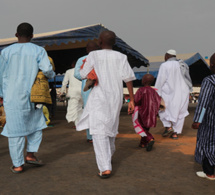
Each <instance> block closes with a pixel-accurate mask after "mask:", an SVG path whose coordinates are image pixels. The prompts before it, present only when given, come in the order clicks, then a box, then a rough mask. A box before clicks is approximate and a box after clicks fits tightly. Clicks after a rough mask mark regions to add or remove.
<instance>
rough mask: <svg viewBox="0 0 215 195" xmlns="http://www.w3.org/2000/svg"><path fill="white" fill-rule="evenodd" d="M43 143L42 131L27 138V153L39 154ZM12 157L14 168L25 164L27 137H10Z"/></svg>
mask: <svg viewBox="0 0 215 195" xmlns="http://www.w3.org/2000/svg"><path fill="white" fill-rule="evenodd" d="M41 141H42V131H36V132H34V133H32V134H30V135H28V136H27V148H26V151H27V152H37V151H38V149H39V146H40V143H41ZM8 143H9V151H10V157H11V160H12V163H13V166H14V167H20V166H21V165H23V164H25V160H24V147H25V137H9V138H8Z"/></svg>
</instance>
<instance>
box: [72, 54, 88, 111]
mask: <svg viewBox="0 0 215 195" xmlns="http://www.w3.org/2000/svg"><path fill="white" fill-rule="evenodd" d="M86 58H87V55H86V56H83V57H81V58H79V59H78V61H77V63H76V65H75V73H74V76H75V78H76V79H78V80H80V81H82V85H81V96H82V99H83V101H84V107H85V106H86V103H87V99H88V96H89V94H90V91H91V89H89V90H87V91H84V86H85V84H86V81H87V79H84V80H83V79H82V78H81V75H80V69H81V65H82V64H83V60H84V59H86Z"/></svg>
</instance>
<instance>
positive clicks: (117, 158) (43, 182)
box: [0, 105, 215, 195]
mask: <svg viewBox="0 0 215 195" xmlns="http://www.w3.org/2000/svg"><path fill="white" fill-rule="evenodd" d="M125 109H126V108H123V110H122V112H121V116H120V126H119V131H120V134H119V135H118V137H117V139H116V149H117V150H116V153H115V155H114V157H113V175H112V177H111V178H109V179H107V180H102V179H100V178H99V177H98V176H96V174H97V172H98V170H97V166H96V163H95V156H94V151H93V147H92V144H89V143H87V142H86V135H85V132H76V131H75V130H74V129H72V128H71V127H72V124H68V123H67V122H66V121H65V118H64V115H65V110H66V109H65V107H58V111H57V113H56V117H55V120H53V121H52V124H53V125H54V127H49V128H48V129H46V130H44V136H43V142H42V144H41V148H40V151H39V153H38V157H39V158H41V159H42V160H43V161H44V162H45V163H46V165H45V166H43V167H40V168H36V167H32V166H29V165H27V166H25V172H23V173H22V174H19V175H14V174H13V173H11V172H10V170H9V167H10V166H11V161H10V157H9V153H8V146H7V139H6V138H5V137H2V136H0V163H1V166H0V173H1V174H0V175H1V177H0V194H1V195H2V194H21V195H23V194H40V195H43V194H54V195H55V194H83V195H84V194H117V195H121V194H125V195H127V194H132V195H133V194H134V195H136V194H137V195H139V194H164V195H166V194H186V195H187V194H195V195H196V194H214V193H215V182H214V181H209V180H206V179H201V178H198V177H197V176H196V175H195V172H196V171H199V170H201V166H200V165H199V164H197V163H195V161H194V149H195V142H196V130H193V129H191V128H190V126H191V123H192V118H193V114H194V109H195V105H190V107H189V111H190V115H189V116H188V117H187V118H186V121H185V125H184V130H183V135H181V136H180V139H179V140H172V139H170V138H163V137H162V136H161V133H162V131H163V127H162V124H161V122H160V121H158V124H157V127H156V128H154V129H151V132H152V133H153V135H154V136H155V139H156V142H155V145H154V148H153V150H152V151H151V152H146V150H145V149H141V148H138V147H137V146H138V144H139V139H140V137H139V136H138V135H136V134H135V133H134V130H133V128H132V123H131V117H130V116H128V115H127V114H126V112H125Z"/></svg>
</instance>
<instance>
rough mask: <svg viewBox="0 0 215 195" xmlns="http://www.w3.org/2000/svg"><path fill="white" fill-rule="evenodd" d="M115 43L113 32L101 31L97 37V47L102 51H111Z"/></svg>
mask: <svg viewBox="0 0 215 195" xmlns="http://www.w3.org/2000/svg"><path fill="white" fill-rule="evenodd" d="M115 42H116V35H115V33H114V32H113V31H109V30H107V31H103V32H102V33H101V34H100V36H99V45H100V47H101V48H102V49H112V47H113V45H114V44H115Z"/></svg>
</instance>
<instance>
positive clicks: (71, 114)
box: [66, 97, 83, 125]
mask: <svg viewBox="0 0 215 195" xmlns="http://www.w3.org/2000/svg"><path fill="white" fill-rule="evenodd" d="M82 107H83V100H82V98H76V97H71V98H70V99H69V101H68V106H67V113H66V119H67V121H68V123H70V122H74V123H75V125H77V123H78V121H79V119H80V117H81V115H82V112H83V108H82Z"/></svg>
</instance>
